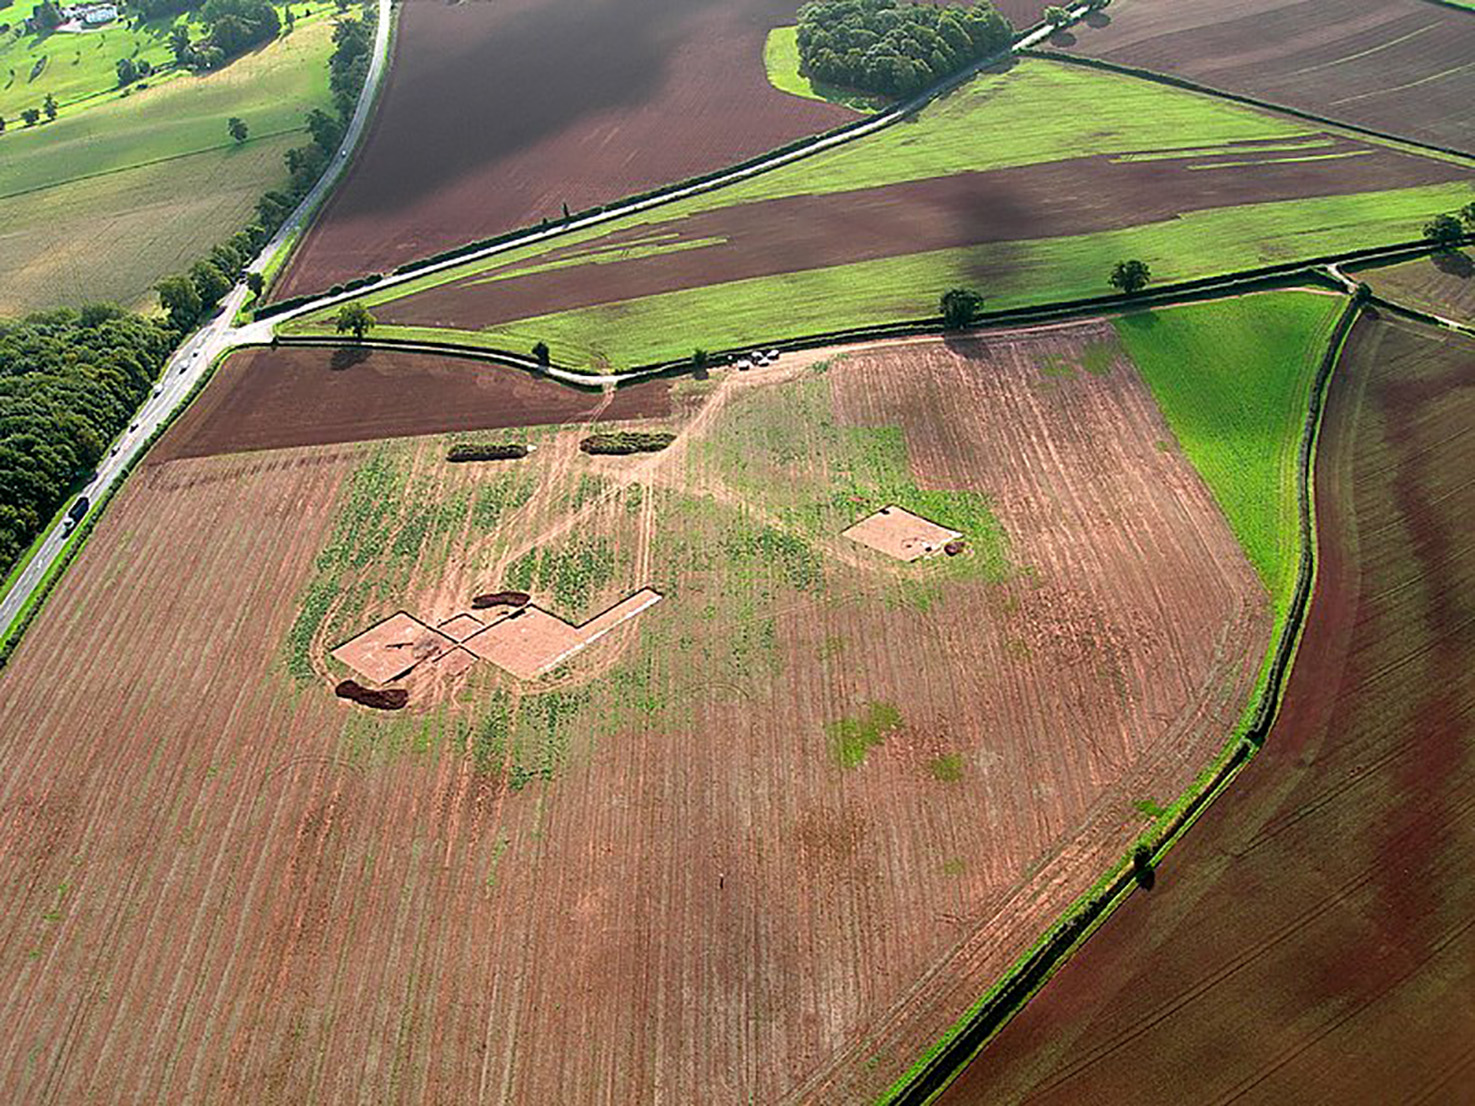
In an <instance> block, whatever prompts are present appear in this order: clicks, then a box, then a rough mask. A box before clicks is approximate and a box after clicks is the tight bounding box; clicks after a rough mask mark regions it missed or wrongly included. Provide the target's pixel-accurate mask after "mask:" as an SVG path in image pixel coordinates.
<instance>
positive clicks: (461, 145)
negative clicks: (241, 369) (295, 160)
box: [278, 0, 856, 296]
mask: <svg viewBox="0 0 1475 1106" xmlns="http://www.w3.org/2000/svg"><path fill="white" fill-rule="evenodd" d="M794 11H795V5H794V3H793V0H727V2H724V3H717V2H716V0H695V2H691V0H603V2H600V3H589V2H588V0H500V2H498V3H495V4H488V3H468V4H446V3H443V2H442V0H408V2H407V3H405V4H404V5H403V7H402V9H401V12H400V21H399V27H398V30H397V32H396V46H395V57H394V63H393V65H391V67H390V69H389V77H388V82H387V84H386V86H385V88H384V91H383V93H382V102H381V104H380V106H379V108H378V110H377V113H376V115H375V118H374V122H373V124H372V126H371V128H370V130H369V133H368V135H367V137H366V138H365V144H364V147H363V148H362V149H361V150H360V151H359V152H358V153H357V154H356V155H355V157H354V161H353V165H352V168H351V169H350V171H349V174H348V176H347V179H346V180H344V181H343V183H342V184H340V185H339V187H338V188H337V189H336V190H335V191H334V194H333V198H332V200H331V201H330V202H329V204H328V206H327V208H326V209H325V210H324V212H323V214H322V215H321V216H320V217H319V218H318V220H317V221H316V223H315V224H314V226H313V228H312V230H311V231H310V232H309V233H308V236H307V238H306V239H305V241H304V242H303V244H302V246H301V247H300V248H299V249H298V251H297V253H296V255H295V257H294V258H293V261H292V263H291V266H290V267H289V269H288V270H287V273H286V274H285V276H284V278H283V281H282V283H281V285H280V288H279V290H278V291H279V294H280V295H282V296H290V295H296V294H298V293H301V292H312V291H317V290H319V289H322V288H325V287H327V286H328V285H330V284H334V283H337V282H339V281H342V280H344V279H347V278H349V277H356V276H359V275H362V274H363V273H365V272H371V271H374V270H387V269H390V268H392V267H394V266H395V265H398V264H400V263H402V262H405V261H408V260H410V259H412V258H415V257H421V256H425V255H427V254H431V253H435V252H437V251H439V250H443V249H446V248H447V247H450V246H455V245H460V244H461V243H463V242H467V241H470V240H472V239H476V238H481V237H485V236H487V235H491V234H496V233H499V232H501V231H505V230H511V229H513V228H514V227H519V226H525V225H530V224H533V223H536V222H537V221H538V220H540V219H543V218H549V219H557V218H559V217H560V215H561V213H562V205H563V204H568V206H569V207H570V208H571V209H572V210H574V211H578V210H581V209H583V208H588V207H592V206H594V205H596V204H604V203H609V202H610V201H611V200H615V199H618V198H620V197H622V196H627V195H630V194H633V193H636V192H641V191H645V190H646V189H649V188H653V187H655V186H657V185H662V184H668V183H671V182H674V181H677V180H682V179H684V178H686V177H689V176H693V175H695V174H698V173H703V172H707V171H710V170H714V169H720V168H722V167H723V166H726V165H730V164H732V163H734V162H737V161H741V160H743V159H744V158H747V157H751V156H753V155H755V154H759V153H762V152H763V151H765V150H769V149H772V148H774V147H776V146H780V145H783V144H784V143H786V142H789V141H791V140H793V139H795V138H800V137H803V136H804V135H807V134H814V133H818V132H820V131H825V130H829V129H830V128H832V127H836V126H838V125H840V124H841V123H844V122H847V121H849V120H851V119H854V118H856V116H855V114H854V113H852V112H850V111H848V110H846V109H844V108H839V107H835V106H833V105H830V104H825V103H820V102H818V101H814V100H806V99H801V98H799V97H796V96H790V95H788V94H786V93H783V92H780V91H778V90H777V89H775V88H773V87H772V86H771V85H769V83H768V80H767V77H766V75H765V73H764V69H763V43H764V40H765V38H766V37H767V33H768V30H769V29H770V28H771V27H775V26H779V25H781V24H783V23H786V22H793V18H794Z"/></svg>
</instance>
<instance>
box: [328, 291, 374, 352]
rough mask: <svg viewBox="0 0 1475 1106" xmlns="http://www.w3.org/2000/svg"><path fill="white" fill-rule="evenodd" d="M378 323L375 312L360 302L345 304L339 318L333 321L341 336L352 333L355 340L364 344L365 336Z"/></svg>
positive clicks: (339, 311) (339, 312)
mask: <svg viewBox="0 0 1475 1106" xmlns="http://www.w3.org/2000/svg"><path fill="white" fill-rule="evenodd" d="M376 322H378V320H377V319H375V318H374V314H373V312H371V311H370V310H369V309H368V308H367V307H365V306H364V305H363V304H362V303H360V302H359V301H358V300H354V301H353V302H352V303H345V304H344V305H343V306H342V307H340V308H339V309H338V316H337V318H335V319H334V320H333V326H334V328H335V329H336V330H337V331H338V333H339V334H347V333H349V332H352V334H353V336H354V339H355V340H357V341H360V342H362V341H363V340H364V335H365V334H367V333H368V332H369V331H370V330H372V329H373V328H374V324H375V323H376Z"/></svg>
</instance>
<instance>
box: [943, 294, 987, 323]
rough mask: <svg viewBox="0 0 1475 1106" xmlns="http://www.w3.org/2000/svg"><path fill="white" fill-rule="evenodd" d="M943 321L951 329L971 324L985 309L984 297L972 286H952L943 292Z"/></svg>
mask: <svg viewBox="0 0 1475 1106" xmlns="http://www.w3.org/2000/svg"><path fill="white" fill-rule="evenodd" d="M939 310H940V311H941V312H942V323H943V325H944V326H946V327H947V328H948V329H949V330H962V329H963V328H964V327H967V326H971V325H972V324H973V320H974V319H976V318H978V313H979V312H980V311H982V310H983V297H982V296H980V295H979V294H978V293H977V292H975V291H973V289H971V288H952V289H949V290H948V291H946V292H944V293H943V294H942V301H941V303H940V304H939Z"/></svg>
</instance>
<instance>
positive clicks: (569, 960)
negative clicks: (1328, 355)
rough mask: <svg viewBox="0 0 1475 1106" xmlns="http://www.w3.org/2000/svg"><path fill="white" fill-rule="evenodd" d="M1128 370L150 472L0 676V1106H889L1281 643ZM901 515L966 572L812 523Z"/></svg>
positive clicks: (933, 383)
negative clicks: (519, 633)
mask: <svg viewBox="0 0 1475 1106" xmlns="http://www.w3.org/2000/svg"><path fill="white" fill-rule="evenodd" d="M1115 342H1116V337H1115V332H1114V331H1113V330H1112V329H1111V327H1109V326H1107V325H1105V324H1103V323H1099V322H1088V323H1081V324H1074V325H1070V326H1064V327H1058V328H1053V329H1047V330H1040V331H1036V332H1017V333H1000V334H997V335H994V336H991V337H989V338H987V339H985V340H976V341H974V340H970V341H959V342H953V343H943V342H938V341H931V340H929V341H912V342H903V343H893V344H890V345H886V346H878V347H873V348H870V349H866V350H861V351H853V352H849V353H847V354H846V355H845V356H844V357H843V358H838V359H836V360H834V361H832V362H830V363H828V364H826V363H824V362H819V363H815V360H814V359H805V358H798V357H793V358H787V359H785V360H784V361H781V362H780V363H779V365H777V366H775V367H774V368H772V369H770V370H767V371H762V372H754V373H737V372H729V373H722V374H719V375H717V376H715V377H714V378H713V379H712V380H710V381H703V382H693V381H683V382H681V383H680V384H679V385H675V386H673V397H672V399H673V407H672V410H671V414H670V415H668V416H666V417H663V418H660V419H650V420H646V421H645V422H643V423H641V424H638V425H640V426H641V427H642V428H643V429H652V430H654V429H671V430H677V431H679V436H678V437H677V439H676V441H675V442H674V443H673V444H672V445H671V446H670V447H669V448H667V449H666V450H664V451H662V452H659V453H653V454H642V455H636V456H631V457H589V456H587V455H585V454H582V453H581V452H579V449H578V442H579V439H580V438H581V437H582V436H583V435H584V434H585V433H587V432H588V426H587V425H586V426H582V427H581V426H563V427H541V428H534V429H533V430H531V431H529V432H528V433H529V435H530V439H531V440H532V441H534V442H535V444H536V445H537V449H536V450H535V451H533V452H532V453H530V454H529V455H528V456H527V457H526V458H523V459H521V460H518V461H509V462H499V463H498V464H497V465H495V466H477V465H453V464H449V463H447V462H446V461H445V445H446V439H445V438H443V437H434V436H428V437H422V438H418V439H409V440H399V441H395V442H386V443H374V444H371V443H359V444H353V445H347V446H344V445H340V446H330V447H322V446H319V447H305V448H292V449H280V450H271V451H259V452H251V453H233V454H230V455H227V456H214V457H181V456H177V455H176V456H175V459H171V460H165V461H161V462H156V463H152V464H149V465H146V466H144V467H143V468H141V469H140V470H139V471H138V473H137V474H135V475H134V477H132V478H131V479H130V481H129V482H128V484H127V485H126V486H125V488H124V489H123V491H122V493H121V494H120V497H119V499H118V501H117V502H116V504H115V505H114V506H113V507H111V508H110V509H109V510H108V512H107V514H106V515H105V516H104V517H103V518H102V519H101V520H100V523H99V526H98V529H97V532H96V533H95V534H94V536H93V537H92V538H91V539H90V541H89V542H88V544H87V545H86V547H85V548H84V550H83V552H82V554H81V555H80V557H79V559H78V561H77V563H76V565H75V566H74V567H73V569H72V570H71V571H70V572H69V573H68V574H67V576H66V577H65V578H64V580H63V581H62V583H61V585H60V587H59V588H58V590H57V592H56V594H55V596H54V597H53V599H52V600H51V604H50V606H49V607H48V610H47V614H46V617H44V618H42V619H40V620H39V621H38V622H37V623H36V625H35V626H34V627H33V628H32V630H31V631H30V633H29V634H28V635H27V636H26V638H25V639H24V641H23V642H22V643H21V646H20V648H19V650H18V651H17V653H16V654H15V656H14V657H13V659H12V661H11V663H10V664H9V665H8V666H7V668H6V669H5V670H4V671H3V673H0V755H3V757H4V760H5V764H6V769H7V770H6V772H5V774H4V776H3V778H0V881H3V882H0V894H3V896H4V901H5V903H6V909H5V910H4V911H3V912H0V948H3V949H6V950H9V951H8V957H9V960H8V966H9V970H8V971H7V972H6V973H4V975H3V977H0V1004H3V1008H4V1009H5V1010H6V1012H7V1027H6V1032H5V1034H4V1035H3V1038H0V1099H3V1100H5V1101H11V1102H29V1101H57V1102H75V1101H97V1100H104V1101H160V1102H166V1101H216V1100H250V1101H253V1102H267V1103H275V1102H280V1103H299V1102H308V1101H327V1100H343V1099H349V1098H363V1099H366V1100H373V1101H376V1102H406V1103H409V1102H414V1103H429V1102H435V1103H465V1102H474V1101H490V1100H496V1101H507V1100H520V1101H530V1102H557V1103H580V1102H595V1101H598V1102H642V1101H649V1100H651V1099H652V1098H655V1097H657V1096H663V1097H666V1098H669V1099H670V1100H671V1101H673V1102H746V1101H754V1102H765V1103H770V1102H780V1101H817V1102H847V1103H848V1102H855V1101H862V1100H869V1099H870V1098H873V1097H874V1096H875V1094H877V1093H878V1092H879V1091H880V1090H882V1089H884V1088H885V1087H886V1086H887V1085H889V1084H890V1083H891V1082H892V1081H893V1080H894V1079H895V1078H897V1076H898V1075H899V1074H900V1073H902V1072H903V1071H904V1070H905V1069H906V1068H907V1066H908V1065H909V1064H910V1063H911V1062H912V1060H913V1059H915V1058H916V1056H917V1055H919V1054H920V1052H921V1051H922V1050H923V1049H924V1048H925V1047H926V1046H927V1045H928V1044H930V1043H931V1042H932V1041H933V1040H934V1039H936V1037H937V1036H938V1035H939V1034H940V1033H941V1032H943V1030H944V1029H945V1028H946V1027H947V1026H948V1025H949V1024H951V1023H952V1022H953V1021H954V1020H955V1019H956V1018H957V1017H958V1016H959V1015H960V1014H961V1013H962V1012H963V1010H964V1009H966V1007H967V1006H968V1005H969V1003H971V1002H972V1001H973V1000H974V999H975V998H976V997H977V996H978V995H979V994H980V993H982V991H983V990H984V989H986V988H987V987H988V986H989V985H990V983H992V982H993V981H994V980H995V979H996V978H997V977H998V976H999V974H1000V973H1001V972H1002V971H1003V970H1004V969H1005V968H1006V967H1007V966H1008V965H1009V964H1010V963H1011V962H1012V961H1013V960H1014V959H1015V958H1016V957H1017V956H1018V955H1019V954H1020V953H1021V951H1022V950H1024V949H1025V948H1026V947H1028V945H1029V944H1030V943H1031V942H1032V941H1033V940H1034V938H1035V937H1036V936H1037V935H1038V934H1039V933H1041V932H1042V931H1043V930H1044V929H1046V928H1047V927H1048V925H1049V924H1051V923H1052V922H1053V921H1054V920H1055V919H1056V918H1057V917H1058V915H1059V914H1060V912H1061V911H1062V910H1063V909H1064V908H1065V907H1066V906H1067V905H1068V904H1069V903H1070V902H1071V901H1072V900H1073V899H1074V898H1076V897H1077V896H1078V895H1079V894H1081V893H1082V892H1083V891H1084V890H1086V889H1087V888H1088V887H1089V886H1090V885H1091V884H1092V883H1093V881H1094V880H1095V879H1096V878H1097V876H1098V875H1099V873H1100V872H1101V871H1102V870H1103V869H1104V868H1106V867H1108V866H1109V865H1110V864H1111V863H1112V862H1114V861H1115V860H1116V859H1117V858H1118V857H1120V856H1121V855H1122V853H1123V851H1124V850H1125V849H1127V847H1128V846H1129V844H1130V842H1131V841H1132V840H1133V838H1134V836H1135V835H1136V834H1137V833H1138V832H1140V831H1141V830H1142V829H1143V828H1144V826H1145V825H1146V823H1147V820H1148V816H1147V815H1145V814H1143V813H1141V812H1140V810H1139V809H1138V807H1137V804H1139V803H1142V802H1143V801H1145V800H1153V801H1156V802H1159V803H1166V802H1168V801H1170V800H1171V799H1172V798H1173V797H1174V796H1176V795H1177V794H1178V793H1180V792H1181V790H1182V789H1183V788H1185V787H1186V786H1187V785H1188V784H1189V783H1190V782H1191V781H1192V780H1193V778H1194V777H1195V776H1196V775H1197V774H1198V772H1199V771H1200V770H1202V769H1203V768H1204V767H1205V766H1206V765H1207V764H1208V763H1209V762H1211V761H1212V760H1213V759H1214V757H1215V756H1216V755H1217V754H1218V753H1219V751H1220V750H1221V749H1222V747H1223V744H1224V742H1225V739H1226V735H1227V734H1228V733H1229V732H1230V731H1231V729H1232V727H1233V725H1234V723H1235V721H1236V720H1237V718H1238V717H1239V715H1240V712H1241V711H1242V709H1243V707H1244V705H1245V702H1246V700H1247V697H1248V694H1249V691H1250V688H1251V686H1252V684H1253V680H1254V675H1255V672H1256V670H1257V668H1258V665H1259V662H1260V659H1261V656H1262V654H1263V651H1264V649H1265V646H1266V642H1267V638H1268V634H1269V612H1268V606H1269V604H1268V599H1267V597H1266V595H1265V592H1264V590H1263V588H1262V586H1261V584H1260V582H1259V580H1258V578H1257V577H1256V575H1255V573H1254V571H1253V570H1252V569H1251V567H1250V566H1249V565H1248V564H1247V563H1246V561H1245V558H1244V556H1243V554H1242V553H1241V551H1240V549H1239V547H1238V545H1237V544H1236V542H1235V540H1234V538H1233V536H1232V534H1231V533H1230V531H1229V528H1228V526H1227V524H1226V523H1225V522H1224V520H1223V518H1222V516H1221V515H1220V513H1219V511H1218V510H1217V508H1216V506H1215V504H1214V501H1213V499H1212V498H1211V496H1210V494H1209V492H1208V491H1207V489H1206V488H1205V486H1204V485H1203V483H1202V481H1201V480H1200V479H1199V477H1198V476H1197V474H1196V473H1195V472H1194V470H1193V469H1192V468H1191V466H1190V465H1189V464H1188V462H1187V461H1186V459H1185V458H1184V457H1183V456H1182V455H1181V453H1180V452H1179V451H1178V450H1177V449H1176V448H1174V444H1173V438H1172V434H1171V432H1170V430H1169V429H1168V427H1167V425H1166V424H1165V422H1164V420H1163V418H1162V416H1161V414H1160V412H1159V411H1158V409H1157V407H1156V406H1155V404H1154V402H1153V400H1152V397H1151V395H1150V393H1149V391H1148V389H1147V387H1146V386H1145V384H1144V383H1143V381H1142V380H1141V378H1140V377H1139V375H1138V374H1137V372H1136V371H1135V369H1134V368H1133V367H1132V366H1131V364H1130V363H1129V362H1128V361H1127V360H1126V359H1125V358H1124V356H1122V355H1121V353H1120V351H1119V350H1118V348H1117V347H1116V345H1115ZM1086 366H1090V369H1089V370H1088V369H1087V368H1086ZM214 417H215V418H217V419H230V418H232V417H233V416H232V415H231V414H230V412H229V411H228V410H226V409H224V408H222V409H219V410H217V412H216V414H215V416H214ZM196 432H197V433H199V434H202V435H207V436H208V433H209V432H210V431H209V428H208V426H207V427H204V428H201V429H199V430H197V431H196ZM892 504H895V505H898V506H902V507H905V508H907V509H909V510H914V511H915V512H916V513H918V514H920V515H923V516H924V517H930V518H934V519H935V520H936V521H939V523H940V524H942V525H947V526H949V527H951V528H955V529H959V530H962V531H963V532H964V534H965V537H966V539H967V545H966V549H965V550H964V551H963V552H962V553H961V554H959V555H958V556H954V557H946V556H944V557H930V558H923V559H922V560H920V561H918V562H916V563H914V564H907V563H903V562H901V561H898V560H896V559H895V558H893V557H890V556H887V555H885V554H883V553H880V552H877V551H875V550H871V549H867V548H865V547H864V546H862V545H859V544H858V543H855V542H852V541H850V540H849V539H847V538H844V537H843V536H842V533H843V531H844V530H845V529H846V528H848V527H849V526H850V525H851V524H853V523H854V522H856V521H858V520H859V519H861V518H864V517H866V516H867V515H870V514H872V513H873V512H875V511H876V510H878V509H879V508H880V507H882V506H887V505H892ZM125 580H126V586H120V581H125ZM647 587H649V588H651V589H653V590H654V591H655V592H658V593H659V594H660V595H661V597H662V598H661V601H660V602H658V603H655V604H654V605H651V606H648V607H646V608H645V609H643V610H642V611H641V613H640V614H639V616H638V617H635V618H632V619H629V620H628V621H625V622H623V623H621V624H620V625H619V626H618V627H616V628H614V629H612V630H610V632H609V633H607V634H605V635H603V636H602V637H600V638H599V640H597V641H594V642H592V643H590V644H589V645H588V647H587V648H585V649H583V650H582V651H580V652H578V653H577V654H576V655H575V656H573V657H572V659H570V660H569V661H567V662H565V663H563V664H560V665H558V666H557V667H555V668H554V669H553V670H552V671H551V672H549V673H548V674H546V675H538V676H535V677H534V678H531V679H517V678H515V677H514V676H512V675H510V674H508V673H506V672H503V671H501V670H499V669H498V668H497V667H496V666H495V665H494V664H491V663H487V662H485V661H466V660H465V658H464V657H461V653H462V652H463V650H461V649H460V647H457V648H456V649H454V650H452V651H451V652H450V653H447V654H446V656H447V657H456V658H459V663H457V664H455V665H454V666H453V667H443V666H442V665H441V663H440V661H439V660H427V661H426V662H425V663H424V664H421V665H419V666H417V667H416V669H415V671H414V673H413V674H412V675H411V677H409V678H408V679H407V680H405V681H404V682H403V684H402V685H401V684H395V685H394V686H402V687H403V689H404V690H406V691H407V692H408V693H409V703H408V705H407V707H406V708H405V709H403V710H398V711H377V710H371V709H367V708H365V707H362V706H359V705H356V704H354V703H351V702H348V701H345V700H342V699H339V698H337V697H336V696H335V695H334V692H333V689H334V687H335V686H336V684H337V682H338V681H339V680H341V679H342V678H344V677H346V676H348V675H349V673H348V671H347V670H346V669H344V668H343V667H342V666H341V665H340V664H339V663H338V662H337V661H336V660H334V659H333V657H332V656H331V650H332V649H333V648H335V647H336V646H337V645H339V644H341V643H342V642H344V641H347V640H348V639H350V638H351V637H353V635H354V634H356V633H358V632H359V631H361V630H363V629H365V628H368V627H370V626H373V625H375V624H376V623H378V622H379V621H380V620H382V619H383V618H384V617H386V616H388V615H390V614H393V613H394V612H395V611H398V610H403V611H407V612H411V613H413V614H414V616H415V617H416V618H417V619H419V620H420V621H421V622H422V623H423V624H424V625H426V626H441V625H448V624H450V623H449V620H452V619H454V618H455V617H456V616H457V615H458V614H459V613H462V612H465V611H466V610H467V609H468V606H469V604H470V602H471V600H472V598H473V597H474V596H476V595H478V594H482V593H485V592H487V591H491V590H498V589H504V588H512V589H515V590H518V591H526V592H528V593H530V595H531V599H532V602H533V603H534V604H536V605H537V607H538V608H539V609H543V610H551V611H554V612H556V613H557V615H558V616H559V617H560V618H563V619H567V620H568V621H569V622H570V623H581V622H582V621H583V620H584V619H586V618H588V617H590V616H592V615H595V614H597V613H598V612H599V611H601V610H605V609H606V608H608V607H609V606H610V605H611V604H613V603H616V602H618V601H619V600H620V599H623V598H624V597H626V596H629V595H631V594H632V593H636V592H638V591H639V590H640V589H642V588H647ZM472 640H475V639H472ZM422 669H425V670H426V672H425V678H424V679H421V674H422V673H421V670H422ZM1170 878H1171V877H1169V880H1170Z"/></svg>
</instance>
